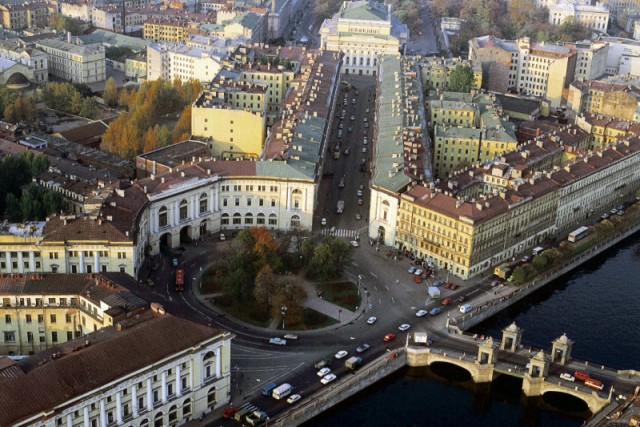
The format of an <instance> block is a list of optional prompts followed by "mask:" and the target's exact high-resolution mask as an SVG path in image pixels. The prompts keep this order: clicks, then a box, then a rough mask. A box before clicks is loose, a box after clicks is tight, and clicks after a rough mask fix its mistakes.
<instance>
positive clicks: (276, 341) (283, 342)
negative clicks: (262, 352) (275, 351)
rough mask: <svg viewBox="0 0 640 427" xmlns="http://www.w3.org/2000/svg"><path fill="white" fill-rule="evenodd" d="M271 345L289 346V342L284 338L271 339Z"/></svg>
mask: <svg viewBox="0 0 640 427" xmlns="http://www.w3.org/2000/svg"><path fill="white" fill-rule="evenodd" d="M269 344H275V345H287V340H283V339H282V338H270V339H269Z"/></svg>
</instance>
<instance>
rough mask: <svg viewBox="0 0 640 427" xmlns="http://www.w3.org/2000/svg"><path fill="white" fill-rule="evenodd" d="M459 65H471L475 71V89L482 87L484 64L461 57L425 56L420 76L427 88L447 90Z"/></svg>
mask: <svg viewBox="0 0 640 427" xmlns="http://www.w3.org/2000/svg"><path fill="white" fill-rule="evenodd" d="M458 66H468V67H471V69H472V71H473V80H474V85H473V88H474V89H480V88H481V87H482V66H481V64H474V63H473V62H471V61H469V60H466V59H461V58H435V57H425V58H423V59H422V61H421V63H420V77H421V78H422V86H423V87H424V88H425V90H430V89H435V90H438V89H440V90H447V87H448V85H449V82H450V81H451V73H452V72H453V70H455V69H456V67H458Z"/></svg>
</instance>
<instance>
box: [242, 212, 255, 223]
mask: <svg viewBox="0 0 640 427" xmlns="http://www.w3.org/2000/svg"><path fill="white" fill-rule="evenodd" d="M244 223H245V225H253V214H251V213H248V214H246V215H245V217H244Z"/></svg>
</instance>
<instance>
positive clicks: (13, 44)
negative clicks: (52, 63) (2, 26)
mask: <svg viewBox="0 0 640 427" xmlns="http://www.w3.org/2000/svg"><path fill="white" fill-rule="evenodd" d="M0 59H8V60H10V61H14V62H17V63H20V64H23V65H26V66H27V67H29V70H30V72H31V73H33V82H34V83H37V84H45V83H46V82H47V81H49V65H48V64H49V60H48V57H47V54H46V53H44V52H43V51H41V50H39V49H35V48H33V47H25V46H24V44H23V43H21V42H20V41H19V40H18V39H9V40H0Z"/></svg>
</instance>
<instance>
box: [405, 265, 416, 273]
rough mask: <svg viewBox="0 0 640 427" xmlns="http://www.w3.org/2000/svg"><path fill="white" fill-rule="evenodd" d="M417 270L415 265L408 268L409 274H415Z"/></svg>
mask: <svg viewBox="0 0 640 427" xmlns="http://www.w3.org/2000/svg"><path fill="white" fill-rule="evenodd" d="M415 271H416V268H415V267H414V266H411V267H409V269H408V270H407V272H408V273H409V274H413V273H414V272H415Z"/></svg>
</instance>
